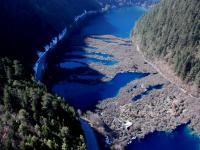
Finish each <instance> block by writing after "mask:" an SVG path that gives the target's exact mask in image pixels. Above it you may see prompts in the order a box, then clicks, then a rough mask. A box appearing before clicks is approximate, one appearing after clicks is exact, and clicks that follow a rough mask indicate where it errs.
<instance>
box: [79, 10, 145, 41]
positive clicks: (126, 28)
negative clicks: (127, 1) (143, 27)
mask: <svg viewBox="0 0 200 150" xmlns="http://www.w3.org/2000/svg"><path fill="white" fill-rule="evenodd" d="M145 12H146V10H145V9H143V8H141V7H128V8H119V9H115V10H111V11H110V12H107V13H105V14H104V15H101V16H98V17H96V18H95V19H93V20H91V21H89V23H88V25H87V27H85V28H84V30H83V32H82V34H83V35H106V34H110V35H115V36H118V37H122V38H127V37H129V35H130V31H131V29H132V28H133V27H134V26H135V23H136V21H137V20H138V19H139V18H140V17H141V16H142V15H144V13H145Z"/></svg>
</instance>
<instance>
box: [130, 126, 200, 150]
mask: <svg viewBox="0 0 200 150" xmlns="http://www.w3.org/2000/svg"><path fill="white" fill-rule="evenodd" d="M199 149H200V139H199V137H198V136H196V135H194V134H193V133H192V131H191V130H190V129H189V127H188V126H187V125H180V126H178V127H177V128H176V129H175V130H174V131H173V132H171V133H166V132H154V133H151V134H149V135H147V136H146V137H145V138H144V139H141V140H139V139H136V140H134V141H133V142H132V143H131V144H129V145H128V146H127V147H126V150H199Z"/></svg>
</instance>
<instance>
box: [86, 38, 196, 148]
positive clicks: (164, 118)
mask: <svg viewBox="0 0 200 150" xmlns="http://www.w3.org/2000/svg"><path fill="white" fill-rule="evenodd" d="M103 39H106V41H105V40H103ZM85 42H86V43H87V44H88V45H89V46H93V47H96V48H97V50H96V51H98V52H100V53H106V54H111V55H113V58H112V59H113V60H117V61H118V62H119V63H118V64H115V65H113V66H109V67H108V66H104V65H101V66H100V65H96V64H95V63H94V64H91V65H90V67H91V68H93V69H95V70H97V71H99V72H100V73H102V74H104V75H105V76H106V77H105V78H103V79H102V80H104V81H106V80H111V79H113V78H114V77H115V75H116V74H117V73H121V72H143V73H150V75H148V76H146V77H144V78H141V79H138V80H134V81H131V82H130V83H128V84H127V85H126V86H125V87H123V88H121V90H120V92H119V94H118V95H117V96H116V97H114V98H109V99H106V100H104V101H101V102H99V104H98V105H97V108H96V110H95V111H93V112H91V111H88V112H87V113H86V114H85V115H84V117H83V118H85V119H86V118H87V119H86V120H87V121H89V122H90V124H91V126H93V127H94V128H95V129H96V130H97V131H99V132H100V133H102V134H104V135H105V136H107V137H109V139H110V140H111V141H112V146H113V148H114V149H123V148H124V146H125V145H127V144H128V143H129V142H130V141H131V139H135V138H144V136H145V135H147V134H149V133H151V132H154V131H172V130H173V129H175V128H176V127H177V126H178V125H181V124H184V123H188V122H189V121H191V123H190V124H189V126H190V127H191V128H192V129H193V130H194V131H195V133H197V134H200V117H199V116H200V115H199V114H200V108H199V107H198V106H200V99H199V98H196V97H195V96H193V95H191V94H189V93H188V92H186V90H185V87H186V86H184V85H183V84H181V83H182V82H181V81H180V80H179V79H178V78H177V77H175V75H174V74H173V72H172V71H171V69H170V67H168V66H167V65H166V64H163V62H162V61H158V62H156V63H155V61H149V60H147V59H146V58H145V57H144V56H143V54H142V52H141V51H140V49H139V45H137V43H136V42H135V41H134V42H133V44H132V42H131V41H130V40H128V39H120V38H117V37H114V36H110V35H105V36H98V38H97V36H91V37H89V38H86V39H85ZM85 50H86V51H90V50H87V49H85ZM98 58H100V57H99V56H98ZM112 59H111V60H112ZM157 85H162V88H160V89H154V90H151V91H149V93H148V94H147V95H144V96H142V97H141V99H139V100H137V101H134V100H133V98H134V97H135V96H137V95H139V94H141V93H144V92H146V91H147V90H148V88H149V87H152V86H157Z"/></svg>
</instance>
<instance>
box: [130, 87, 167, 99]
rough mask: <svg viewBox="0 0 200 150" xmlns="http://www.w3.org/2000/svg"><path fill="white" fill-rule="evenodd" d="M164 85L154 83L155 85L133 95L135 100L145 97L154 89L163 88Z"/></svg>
mask: <svg viewBox="0 0 200 150" xmlns="http://www.w3.org/2000/svg"><path fill="white" fill-rule="evenodd" d="M162 87H163V85H162V84H159V85H154V86H151V85H150V86H149V87H148V88H147V89H146V90H145V91H144V92H142V93H141V94H139V95H136V96H135V97H133V101H138V100H140V99H141V98H142V97H144V96H145V95H148V94H149V92H151V91H153V90H159V89H162Z"/></svg>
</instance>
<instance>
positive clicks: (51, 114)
mask: <svg viewBox="0 0 200 150" xmlns="http://www.w3.org/2000/svg"><path fill="white" fill-rule="evenodd" d="M8 70H9V71H8ZM0 72H1V76H0V85H1V86H0V136H1V140H0V149H5V150H10V149H22V150H27V149H47V150H48V149H55V150H57V149H80V148H81V149H82V148H83V149H85V144H84V140H83V138H82V136H80V135H81V133H82V131H81V127H80V125H79V121H78V120H77V118H78V117H77V115H76V113H75V111H74V109H73V108H72V107H70V106H69V105H67V104H66V103H65V102H64V99H62V98H60V97H56V96H54V95H52V94H50V93H48V92H47V89H46V88H45V87H44V86H41V85H38V84H37V83H36V82H35V81H33V80H30V79H28V78H25V77H24V76H23V74H24V73H23V69H22V65H21V64H20V63H19V62H18V61H13V62H12V61H10V60H8V59H0ZM8 72H9V73H8ZM10 73H11V74H10ZM63 139H64V140H63Z"/></svg>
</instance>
